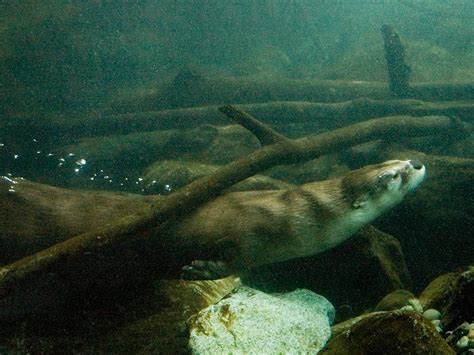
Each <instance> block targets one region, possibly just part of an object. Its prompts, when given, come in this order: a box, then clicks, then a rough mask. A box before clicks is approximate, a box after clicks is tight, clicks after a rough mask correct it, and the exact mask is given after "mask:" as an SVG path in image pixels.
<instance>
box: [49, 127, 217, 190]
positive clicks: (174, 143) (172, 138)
mask: <svg viewBox="0 0 474 355" xmlns="http://www.w3.org/2000/svg"><path fill="white" fill-rule="evenodd" d="M216 136H217V130H216V129H215V128H214V127H212V126H209V125H205V126H200V127H197V128H195V129H189V130H165V131H153V132H144V133H131V134H127V135H115V136H103V137H93V138H83V139H81V140H80V141H79V142H78V143H75V144H72V145H68V146H64V147H60V148H58V149H57V150H56V151H55V152H54V154H55V156H56V157H58V158H61V157H63V158H66V159H68V157H69V156H73V157H74V160H77V159H84V161H85V162H87V163H86V165H85V166H84V168H83V169H81V171H78V172H77V173H76V174H74V170H73V169H72V168H71V169H70V175H69V176H66V179H67V180H68V182H69V183H71V182H72V183H73V186H87V187H89V186H90V187H95V186H96V185H97V184H98V181H99V180H100V179H101V178H103V176H101V175H108V176H110V179H112V180H113V183H112V184H108V185H107V186H109V188H108V189H109V190H111V189H112V188H117V189H120V185H119V182H123V180H121V181H119V178H121V179H123V178H125V177H129V178H131V177H132V176H136V174H137V171H140V170H141V169H144V168H145V167H146V166H147V165H149V164H151V163H153V162H154V161H156V160H159V159H170V158H172V159H177V158H178V157H180V156H182V155H189V154H197V153H199V152H200V151H202V150H204V149H205V148H207V147H208V146H209V145H210V144H211V142H212V141H213V140H214V139H215V137H216ZM100 172H104V174H100ZM91 178H92V179H91ZM43 180H44V179H43Z"/></svg>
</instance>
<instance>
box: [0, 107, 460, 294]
mask: <svg viewBox="0 0 474 355" xmlns="http://www.w3.org/2000/svg"><path fill="white" fill-rule="evenodd" d="M221 111H222V112H224V113H225V114H226V115H227V116H229V117H235V118H237V120H238V122H239V123H241V124H242V125H243V126H244V127H246V128H248V129H250V130H252V132H253V133H255V134H256V135H257V137H259V138H260V140H261V142H262V143H265V144H267V145H265V146H264V147H262V148H261V149H258V150H257V151H255V152H254V153H252V154H249V155H248V156H246V157H244V158H241V159H239V160H237V161H234V162H233V163H230V164H228V165H226V166H225V167H223V168H221V169H220V170H218V171H217V172H215V173H214V174H212V175H210V176H208V177H205V178H201V179H199V180H197V181H194V182H193V183H191V184H189V185H188V186H186V187H184V188H182V189H181V190H178V191H177V192H175V193H173V194H171V195H169V196H166V197H163V198H161V199H159V201H156V200H153V201H150V203H149V204H147V205H146V206H145V207H143V208H141V207H137V209H136V210H130V211H129V214H128V213H127V214H126V215H123V216H122V217H119V218H118V219H116V220H114V221H107V222H109V224H106V225H103V226H101V227H99V228H97V229H93V230H86V231H85V232H84V233H82V234H80V235H78V236H76V237H73V238H71V239H68V240H66V241H63V242H61V243H58V244H55V245H53V246H51V247H49V248H47V249H45V250H42V251H40V252H37V253H35V254H33V255H31V256H28V257H25V258H23V259H20V260H18V261H16V262H14V263H12V264H8V265H5V266H3V267H1V268H0V295H3V296H5V295H7V294H8V293H9V292H10V291H11V290H12V289H15V288H17V287H19V286H21V285H22V284H24V283H25V282H27V280H30V279H31V277H33V276H35V275H38V274H44V273H48V272H53V273H67V270H68V269H69V270H71V269H72V270H77V268H81V267H86V268H87V278H84V279H80V278H79V280H76V281H78V282H84V283H87V282H91V280H93V279H94V278H95V277H96V276H97V275H101V272H103V271H102V269H101V265H102V264H104V263H105V264H108V265H111V264H112V265H113V264H115V265H120V267H121V268H122V269H126V265H127V262H128V260H126V258H125V260H124V258H123V257H122V255H120V251H121V250H122V251H125V250H126V248H124V247H123V246H124V245H125V243H127V244H126V245H131V244H134V243H135V244H137V243H138V244H140V243H142V244H144V245H147V243H146V242H148V243H149V242H153V241H159V243H157V244H156V243H155V247H156V245H158V246H159V249H157V250H156V249H150V248H148V247H145V248H144V249H145V251H143V250H142V251H141V252H142V253H146V252H148V253H150V254H152V256H154V257H157V256H163V255H165V256H166V254H167V252H166V248H167V247H168V248H169V249H173V246H174V245H175V244H176V242H177V241H176V240H164V239H163V238H162V235H160V231H161V230H162V228H166V224H167V222H170V221H174V220H176V219H177V218H179V217H180V216H183V215H185V214H186V213H189V212H190V211H192V210H194V209H195V208H197V207H198V206H200V205H201V204H203V203H205V202H207V201H210V200H211V199H213V198H214V197H215V196H217V195H218V194H219V193H221V192H222V191H223V190H225V189H226V188H228V187H230V186H232V185H233V184H235V183H237V182H239V181H241V180H243V179H245V178H247V177H249V176H252V175H254V174H256V173H257V172H260V171H262V170H265V169H268V168H270V167H272V166H275V165H281V164H291V163H296V162H302V161H305V160H309V159H314V158H315V157H317V156H319V155H322V154H326V153H330V152H334V151H337V150H341V149H345V148H348V147H350V146H353V145H356V144H360V143H363V142H366V141H370V140H375V139H384V140H398V139H400V138H402V137H408V136H425V135H432V134H440V133H443V132H446V131H447V130H449V131H451V130H454V131H456V132H457V131H459V130H462V127H461V125H459V124H456V123H455V122H454V121H453V120H451V119H449V118H447V117H439V116H431V117H423V118H414V117H406V116H405V117H403V116H402V117H388V118H383V119H377V120H370V121H366V122H362V123H358V124H355V125H352V126H348V127H345V128H340V129H337V130H334V131H331V132H326V133H323V134H320V135H318V136H316V137H305V138H300V139H295V140H290V139H287V138H284V137H283V136H281V135H279V134H277V133H276V132H273V131H272V130H271V129H270V128H268V127H266V126H265V125H263V124H261V123H259V122H258V121H255V120H254V119H253V118H251V117H249V116H248V115H245V114H243V113H241V112H239V111H238V110H236V109H235V108H233V107H231V106H228V107H224V108H221ZM3 193H8V191H5V190H4V191H3ZM82 208H91V206H89V205H86V206H82ZM160 237H161V238H160ZM196 243H197V244H199V241H196ZM110 250H115V253H109V254H107V251H110ZM183 252H186V251H183ZM187 252H189V251H187ZM191 252H192V251H191ZM85 255H87V258H88V259H89V260H91V262H90V263H85ZM141 256H143V255H138V258H137V259H136V260H134V262H135V263H138V264H140V262H141V258H140V257H141ZM167 256H168V257H170V258H171V259H177V258H180V255H179V253H178V254H174V251H173V252H172V253H171V254H170V255H167ZM105 259H107V261H104V260H105ZM111 259H112V262H111V261H110V260H111ZM114 260H115V261H114ZM143 260H144V261H143V262H145V263H146V258H144V259H143ZM148 260H149V259H148ZM161 266H163V267H165V266H166V265H163V264H162V265H161ZM152 271H153V272H154V273H155V274H156V273H158V274H159V273H160V271H161V270H152ZM114 275H116V274H115V273H114ZM101 276H102V277H104V275H101ZM107 276H110V277H112V275H106V277H107ZM148 276H149V277H153V275H152V274H150V275H148ZM70 277H73V276H70ZM74 277H75V276H74Z"/></svg>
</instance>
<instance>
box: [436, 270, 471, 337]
mask: <svg viewBox="0 0 474 355" xmlns="http://www.w3.org/2000/svg"><path fill="white" fill-rule="evenodd" d="M473 320H474V266H471V267H470V268H469V269H468V270H467V271H465V272H463V273H462V274H461V275H460V278H459V280H458V282H457V283H456V285H455V287H454V290H453V293H452V296H451V299H450V300H449V303H448V306H447V307H446V311H445V312H444V314H443V317H442V319H441V324H442V325H443V327H444V329H445V330H452V329H454V328H455V327H457V326H458V325H460V324H462V323H463V322H465V321H467V322H472V321H473Z"/></svg>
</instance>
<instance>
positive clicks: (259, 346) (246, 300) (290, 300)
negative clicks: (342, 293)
mask: <svg viewBox="0 0 474 355" xmlns="http://www.w3.org/2000/svg"><path fill="white" fill-rule="evenodd" d="M333 318H334V307H333V306H332V305H331V304H330V303H329V302H328V301H327V300H326V299H325V298H324V297H322V296H319V295H317V294H315V293H313V292H311V291H308V290H304V289H298V290H295V291H293V292H290V293H285V294H276V295H270V294H265V293H263V292H261V291H257V290H254V289H251V288H249V287H239V288H238V289H237V290H236V291H235V292H234V293H232V294H231V295H229V296H228V297H226V298H225V299H223V300H222V301H220V302H219V303H217V304H216V305H213V306H210V307H208V308H206V309H204V310H202V311H201V312H199V313H198V314H197V315H196V316H195V317H193V318H192V319H191V320H190V322H189V329H190V340H189V346H190V349H191V352H192V353H194V354H222V353H238V354H249V353H252V354H271V353H291V354H293V353H294V354H296V353H316V352H318V351H319V350H320V349H322V347H323V346H324V344H326V342H327V340H328V339H329V337H330V323H331V322H332V320H333Z"/></svg>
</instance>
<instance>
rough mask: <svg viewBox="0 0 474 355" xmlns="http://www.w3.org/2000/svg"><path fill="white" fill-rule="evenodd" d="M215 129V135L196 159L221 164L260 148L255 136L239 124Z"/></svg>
mask: <svg viewBox="0 0 474 355" xmlns="http://www.w3.org/2000/svg"><path fill="white" fill-rule="evenodd" d="M217 131H218V135H217V137H216V138H215V139H214V140H213V141H212V143H211V144H210V145H209V147H208V148H207V149H205V150H204V151H203V152H202V153H201V154H200V155H198V156H197V157H196V159H197V160H199V161H202V162H206V163H209V164H217V165H223V164H227V163H230V162H231V161H234V160H235V159H237V158H240V157H243V156H245V155H246V154H249V153H251V152H253V151H254V150H256V149H258V148H260V143H259V142H258V140H257V138H255V136H254V135H253V134H252V133H250V132H249V131H247V130H246V129H245V128H243V127H241V126H238V125H229V126H223V127H218V128H217Z"/></svg>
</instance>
